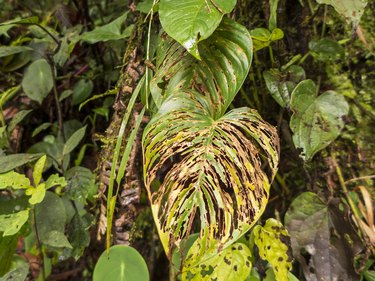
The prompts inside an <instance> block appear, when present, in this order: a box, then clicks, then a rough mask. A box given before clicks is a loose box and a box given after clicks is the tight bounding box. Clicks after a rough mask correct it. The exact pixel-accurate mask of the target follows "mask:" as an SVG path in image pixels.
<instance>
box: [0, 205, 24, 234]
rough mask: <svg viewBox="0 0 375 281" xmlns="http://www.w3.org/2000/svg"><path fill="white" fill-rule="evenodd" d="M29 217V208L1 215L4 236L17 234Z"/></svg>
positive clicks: (0, 224)
mask: <svg viewBox="0 0 375 281" xmlns="http://www.w3.org/2000/svg"><path fill="white" fill-rule="evenodd" d="M28 219H29V210H24V211H20V212H17V213H13V214H6V215H0V232H3V236H10V235H14V234H16V233H17V232H18V231H19V230H20V229H21V227H22V226H23V225H24V224H25V223H26V222H27V220H28Z"/></svg>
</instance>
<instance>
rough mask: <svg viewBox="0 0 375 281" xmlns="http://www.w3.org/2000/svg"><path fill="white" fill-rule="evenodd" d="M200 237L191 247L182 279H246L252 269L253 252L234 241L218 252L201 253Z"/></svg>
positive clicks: (184, 280) (207, 280) (221, 280)
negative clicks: (203, 254)
mask: <svg viewBox="0 0 375 281" xmlns="http://www.w3.org/2000/svg"><path fill="white" fill-rule="evenodd" d="M201 247H202V245H201V241H199V239H198V240H197V241H196V242H195V243H194V244H193V246H192V247H191V248H190V250H189V252H188V254H187V258H186V260H185V261H184V267H183V269H182V281H186V280H191V281H209V280H216V281H238V280H245V279H246V277H247V276H248V275H249V274H250V271H251V267H252V264H251V261H250V260H251V252H250V249H249V248H248V247H247V246H246V245H245V244H242V243H234V244H233V245H231V246H230V247H229V248H227V249H224V250H223V251H220V252H219V253H218V250H217V249H215V248H214V249H212V251H211V252H208V253H206V255H205V256H203V257H202V256H201V255H200V248H201Z"/></svg>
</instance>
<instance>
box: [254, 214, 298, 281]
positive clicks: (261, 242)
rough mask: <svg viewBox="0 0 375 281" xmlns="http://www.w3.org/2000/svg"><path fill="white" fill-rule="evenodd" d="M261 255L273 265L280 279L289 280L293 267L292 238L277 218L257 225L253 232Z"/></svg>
mask: <svg viewBox="0 0 375 281" xmlns="http://www.w3.org/2000/svg"><path fill="white" fill-rule="evenodd" d="M251 235H252V238H251V240H253V241H254V243H255V245H256V246H257V247H258V249H259V256H260V257H261V258H262V259H263V260H267V261H268V262H269V263H270V264H271V265H272V267H273V270H274V273H275V275H276V280H278V281H289V278H288V272H289V271H290V270H291V269H292V263H291V261H292V259H291V254H290V253H289V244H290V238H289V234H288V231H287V230H286V229H285V228H284V226H283V225H282V224H281V223H280V222H279V221H277V220H275V219H268V220H267V221H266V223H265V225H264V226H263V227H262V226H260V225H257V226H255V227H254V229H253V230H252V232H251Z"/></svg>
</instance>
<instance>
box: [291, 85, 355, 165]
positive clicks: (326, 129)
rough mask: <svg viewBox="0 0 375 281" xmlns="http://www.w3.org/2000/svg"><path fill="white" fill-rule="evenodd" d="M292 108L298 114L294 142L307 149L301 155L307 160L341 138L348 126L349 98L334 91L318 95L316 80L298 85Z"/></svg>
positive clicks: (293, 96)
mask: <svg viewBox="0 0 375 281" xmlns="http://www.w3.org/2000/svg"><path fill="white" fill-rule="evenodd" d="M290 107H291V109H292V110H293V112H294V113H293V115H292V118H291V119H290V128H291V130H292V131H293V142H294V144H295V145H296V147H299V148H302V149H303V152H302V154H301V156H302V158H304V159H305V160H306V161H307V160H310V159H311V158H312V157H313V156H314V155H315V153H317V152H318V151H319V150H322V149H323V148H325V147H327V146H328V145H329V144H330V143H331V142H332V141H333V140H334V139H335V138H337V136H338V135H339V134H340V132H341V130H342V128H343V127H344V121H343V119H342V117H343V116H344V115H346V114H348V111H349V105H348V103H347V102H346V100H345V98H344V97H343V96H342V95H340V94H338V93H336V92H334V91H327V92H324V93H323V94H322V95H320V96H318V94H317V88H316V85H315V83H314V82H313V81H312V80H304V81H302V82H300V83H299V84H298V85H297V87H296V88H295V89H294V91H293V93H292V97H291V100H290Z"/></svg>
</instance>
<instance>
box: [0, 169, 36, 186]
mask: <svg viewBox="0 0 375 281" xmlns="http://www.w3.org/2000/svg"><path fill="white" fill-rule="evenodd" d="M9 187H10V188H13V189H26V188H29V187H30V180H29V179H28V178H27V177H26V176H25V175H23V174H19V173H16V172H14V171H10V172H7V173H3V174H0V190H1V189H5V188H9Z"/></svg>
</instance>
